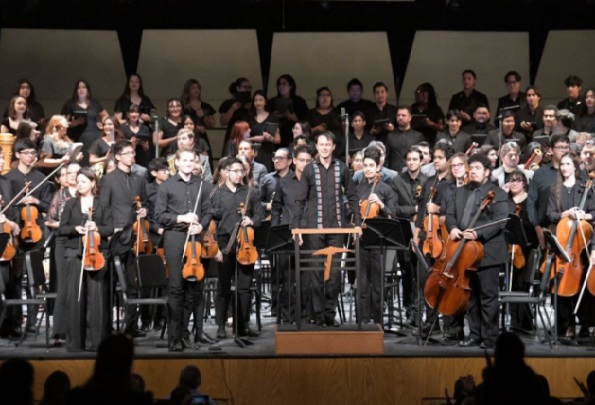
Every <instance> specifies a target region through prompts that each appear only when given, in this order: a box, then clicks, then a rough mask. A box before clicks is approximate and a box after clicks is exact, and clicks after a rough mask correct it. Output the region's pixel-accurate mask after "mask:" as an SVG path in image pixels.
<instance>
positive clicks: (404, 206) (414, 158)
mask: <svg viewBox="0 0 595 405" xmlns="http://www.w3.org/2000/svg"><path fill="white" fill-rule="evenodd" d="M404 155H405V156H404V157H405V167H406V168H407V170H406V171H404V172H403V173H401V175H400V176H396V177H395V178H394V179H393V184H392V188H393V190H394V193H395V200H396V201H395V214H396V216H397V217H400V218H406V219H408V220H409V221H414V220H415V216H416V215H417V212H418V207H419V203H420V201H421V199H422V190H423V185H424V184H425V182H426V181H427V179H428V176H426V175H425V174H423V173H421V162H422V160H423V155H422V153H421V151H420V150H419V149H417V148H415V147H411V148H409V149H407V151H406V152H405V154H404ZM396 258H397V259H398V263H399V265H400V267H401V271H402V274H403V277H402V282H403V306H404V307H405V308H406V313H407V315H409V318H413V319H417V305H416V302H417V296H418V294H417V287H416V286H417V283H416V279H417V278H416V277H415V273H416V271H415V268H416V263H417V261H416V259H415V257H414V256H412V255H411V253H410V252H409V251H408V250H400V251H397V254H396ZM396 264H397V263H396V262H395V265H396Z"/></svg>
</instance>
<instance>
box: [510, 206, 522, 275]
mask: <svg viewBox="0 0 595 405" xmlns="http://www.w3.org/2000/svg"><path fill="white" fill-rule="evenodd" d="M515 213H516V215H517V216H519V217H520V216H521V204H520V203H519V204H517V205H516V206H515ZM508 254H511V255H512V254H514V259H513V261H512V264H513V266H514V268H515V269H517V270H520V269H522V268H524V267H525V265H526V264H527V261H526V259H525V254H524V253H523V249H521V246H520V245H509V246H508Z"/></svg>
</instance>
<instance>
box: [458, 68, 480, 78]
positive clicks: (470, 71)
mask: <svg viewBox="0 0 595 405" xmlns="http://www.w3.org/2000/svg"><path fill="white" fill-rule="evenodd" d="M466 73H469V74H470V75H471V76H473V78H474V79H477V75H476V74H475V72H474V71H473V70H471V69H465V70H463V73H461V76H465V74H466Z"/></svg>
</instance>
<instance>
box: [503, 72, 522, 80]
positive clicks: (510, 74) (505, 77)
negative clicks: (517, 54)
mask: <svg viewBox="0 0 595 405" xmlns="http://www.w3.org/2000/svg"><path fill="white" fill-rule="evenodd" d="M508 76H514V79H515V80H516V81H517V82H520V81H521V75H520V74H519V72H517V71H516V70H509V71H508V72H506V74H505V75H504V83H508Z"/></svg>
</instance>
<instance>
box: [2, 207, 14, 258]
mask: <svg viewBox="0 0 595 405" xmlns="http://www.w3.org/2000/svg"><path fill="white" fill-rule="evenodd" d="M2 205H4V200H2V199H0V207H1V206H2ZM2 213H4V210H3V212H2ZM0 233H7V234H8V243H7V244H6V248H5V249H4V253H2V257H0V262H7V261H11V260H12V259H13V258H14V256H15V255H16V253H17V250H16V248H15V247H14V241H13V239H12V231H11V229H10V226H8V224H7V223H6V222H5V223H3V224H2V226H0Z"/></svg>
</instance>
